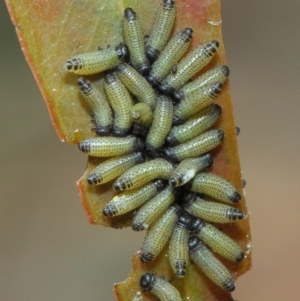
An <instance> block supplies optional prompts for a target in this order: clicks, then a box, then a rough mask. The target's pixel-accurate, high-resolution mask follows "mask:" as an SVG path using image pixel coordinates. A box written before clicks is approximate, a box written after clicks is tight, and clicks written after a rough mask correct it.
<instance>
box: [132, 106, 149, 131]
mask: <svg viewBox="0 0 300 301" xmlns="http://www.w3.org/2000/svg"><path fill="white" fill-rule="evenodd" d="M130 111H131V117H132V120H133V129H132V133H133V134H135V135H142V136H145V135H146V134H147V133H148V131H149V128H150V126H151V124H152V120H153V112H152V110H151V108H150V107H149V106H148V105H147V104H145V103H141V102H140V103H137V104H135V105H134V106H132V107H131V110H130Z"/></svg>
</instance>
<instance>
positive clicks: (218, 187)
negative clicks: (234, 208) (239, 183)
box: [190, 172, 241, 204]
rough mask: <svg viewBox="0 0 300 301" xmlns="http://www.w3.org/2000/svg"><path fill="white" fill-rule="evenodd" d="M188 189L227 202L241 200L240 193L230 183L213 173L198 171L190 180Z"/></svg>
mask: <svg viewBox="0 0 300 301" xmlns="http://www.w3.org/2000/svg"><path fill="white" fill-rule="evenodd" d="M190 189H191V190H192V191H194V192H197V193H204V194H206V195H209V196H211V197H213V198H215V199H217V200H219V201H222V202H224V203H228V204H232V203H237V202H239V201H240V200H241V195H240V193H239V192H238V191H237V190H236V189H235V187H234V186H233V185H232V184H230V183H229V182H228V181H226V180H225V179H224V178H222V177H220V176H217V175H215V174H213V173H205V172H201V173H199V174H198V175H197V176H196V177H195V178H194V179H193V181H192V182H191V187H190Z"/></svg>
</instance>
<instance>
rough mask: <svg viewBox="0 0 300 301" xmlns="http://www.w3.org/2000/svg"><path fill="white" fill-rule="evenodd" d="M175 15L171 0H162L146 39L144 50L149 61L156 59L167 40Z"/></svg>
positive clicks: (173, 3) (174, 6)
mask: <svg viewBox="0 0 300 301" xmlns="http://www.w3.org/2000/svg"><path fill="white" fill-rule="evenodd" d="M175 17H176V5H175V2H174V1H173V0H163V1H162V3H161V4H160V6H159V8H158V10H157V13H156V17H155V20H154V23H153V26H152V28H151V32H150V34H149V37H148V38H147V41H146V46H145V52H146V55H147V57H148V59H149V60H150V61H152V62H153V61H156V60H157V58H158V57H159V55H160V52H161V51H162V50H163V48H164V47H165V45H166V44H167V42H168V39H169V36H170V34H171V31H172V28H173V26H174V22H175Z"/></svg>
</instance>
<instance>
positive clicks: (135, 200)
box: [103, 180, 165, 216]
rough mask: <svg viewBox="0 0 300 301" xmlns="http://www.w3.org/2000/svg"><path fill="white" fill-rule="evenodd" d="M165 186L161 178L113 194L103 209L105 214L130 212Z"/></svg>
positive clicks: (112, 214)
mask: <svg viewBox="0 0 300 301" xmlns="http://www.w3.org/2000/svg"><path fill="white" fill-rule="evenodd" d="M164 187H165V184H164V183H163V182H162V181H161V180H157V181H155V182H153V183H150V184H147V185H145V186H143V187H142V188H138V189H135V190H131V191H128V192H127V191H126V192H124V193H122V194H119V195H117V196H115V197H114V198H113V199H112V200H111V201H110V202H108V203H107V204H106V206H105V207H104V209H103V214H104V215H105V216H117V215H121V214H124V213H127V212H130V211H132V210H134V209H136V208H138V207H140V206H142V205H143V204H144V203H146V202H147V201H148V200H150V199H151V198H153V197H154V196H155V195H156V194H157V193H158V192H160V191H161V190H162V189H163V188H164Z"/></svg>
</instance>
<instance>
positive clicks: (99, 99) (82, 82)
mask: <svg viewBox="0 0 300 301" xmlns="http://www.w3.org/2000/svg"><path fill="white" fill-rule="evenodd" d="M78 85H79V86H80V90H81V94H82V96H83V98H84V100H85V101H86V103H87V104H88V106H89V107H90V108H91V109H92V112H93V120H94V121H95V123H96V133H97V134H98V135H100V136H108V135H110V133H111V130H112V126H113V122H114V120H113V116H112V110H111V108H110V106H109V104H108V101H107V99H106V96H105V94H104V93H103V92H102V91H101V90H99V89H97V88H96V87H95V86H94V85H93V84H92V83H91V82H90V81H88V80H86V79H85V78H83V77H80V78H79V79H78Z"/></svg>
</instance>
